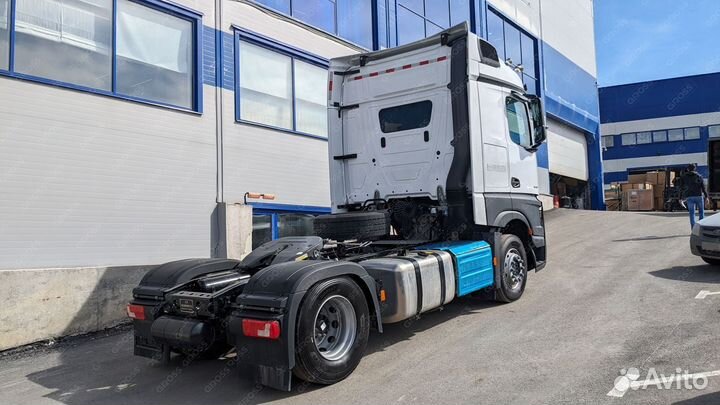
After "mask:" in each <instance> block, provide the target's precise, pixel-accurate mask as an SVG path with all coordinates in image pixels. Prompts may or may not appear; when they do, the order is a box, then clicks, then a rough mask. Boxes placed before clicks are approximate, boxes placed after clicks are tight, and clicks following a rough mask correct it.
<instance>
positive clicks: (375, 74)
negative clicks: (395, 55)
mask: <svg viewBox="0 0 720 405" xmlns="http://www.w3.org/2000/svg"><path fill="white" fill-rule="evenodd" d="M379 74H380V73H379V72H373V73H370V77H375V76H378V75H379Z"/></svg>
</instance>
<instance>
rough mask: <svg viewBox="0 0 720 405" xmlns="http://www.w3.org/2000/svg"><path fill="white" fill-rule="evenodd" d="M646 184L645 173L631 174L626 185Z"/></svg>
mask: <svg viewBox="0 0 720 405" xmlns="http://www.w3.org/2000/svg"><path fill="white" fill-rule="evenodd" d="M646 182H647V177H646V176H645V173H643V174H631V175H629V176H628V183H632V184H642V183H646Z"/></svg>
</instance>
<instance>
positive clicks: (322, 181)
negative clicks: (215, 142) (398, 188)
mask: <svg viewBox="0 0 720 405" xmlns="http://www.w3.org/2000/svg"><path fill="white" fill-rule="evenodd" d="M222 15H223V26H222V30H223V31H225V32H228V33H230V32H232V27H233V26H237V27H240V28H243V29H245V30H248V31H252V32H254V33H257V34H260V35H263V36H266V37H269V38H272V39H274V40H275V41H277V42H280V43H282V44H285V45H289V46H292V47H295V48H299V49H302V50H304V51H306V52H309V53H312V54H315V55H317V56H321V57H323V58H326V59H330V58H333V57H337V56H342V55H348V54H351V53H356V52H358V51H359V49H358V48H355V47H353V46H351V45H349V44H345V43H343V42H342V41H339V40H337V39H331V38H329V37H327V36H325V35H323V34H319V33H315V32H312V31H311V30H309V29H307V28H306V27H304V26H303V25H302V24H300V23H296V22H290V21H284V20H281V19H279V18H277V16H276V15H274V13H272V12H269V11H267V10H264V9H261V8H258V7H255V6H252V5H249V4H244V3H238V2H234V1H229V0H228V1H225V2H224V3H223V12H222ZM223 111H224V113H223V173H224V175H223V184H224V187H223V194H224V199H225V201H227V202H233V201H242V199H243V195H244V194H245V193H246V192H248V191H252V192H263V193H273V194H275V195H276V200H275V201H272V202H273V203H277V204H290V205H306V206H319V207H329V206H330V185H329V174H328V151H327V141H325V140H322V139H314V138H310V137H304V136H299V135H295V134H292V133H288V132H283V131H275V130H271V129H266V128H262V127H259V126H255V125H249V124H242V123H237V122H235V92H234V91H230V90H223ZM269 151H272V153H269Z"/></svg>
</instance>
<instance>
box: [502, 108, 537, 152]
mask: <svg viewBox="0 0 720 405" xmlns="http://www.w3.org/2000/svg"><path fill="white" fill-rule="evenodd" d="M505 112H506V113H507V120H508V129H509V130H510V139H511V140H512V141H513V142H515V143H516V144H518V145H520V146H522V147H524V148H530V147H531V146H532V132H531V131H530V119H529V116H528V111H527V106H526V105H525V103H523V102H522V101H520V100H517V99H515V98H512V97H508V98H507V99H506V100H505Z"/></svg>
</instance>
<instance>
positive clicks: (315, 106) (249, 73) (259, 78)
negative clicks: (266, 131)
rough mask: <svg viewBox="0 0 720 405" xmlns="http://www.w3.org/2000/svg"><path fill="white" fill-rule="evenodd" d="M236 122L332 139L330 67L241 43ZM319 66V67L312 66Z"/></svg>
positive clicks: (239, 44) (238, 57)
mask: <svg viewBox="0 0 720 405" xmlns="http://www.w3.org/2000/svg"><path fill="white" fill-rule="evenodd" d="M241 36H242V37H243V38H244V35H243V34H242V33H241V32H238V34H237V49H238V55H237V61H236V63H237V66H238V75H237V83H236V86H237V89H236V98H237V99H236V110H237V111H236V119H237V120H238V121H240V122H250V123H256V124H261V125H267V126H270V127H273V128H279V129H285V130H289V131H294V132H298V133H300V134H304V135H311V136H315V137H322V138H327V67H320V66H318V65H317V64H316V63H317V61H310V60H304V59H303V57H302V56H301V55H293V54H287V53H285V52H284V50H283V49H282V47H281V45H278V47H279V48H278V49H269V48H266V47H263V46H259V45H256V44H254V43H251V42H249V40H245V39H240V38H241ZM311 62H313V63H311Z"/></svg>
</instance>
